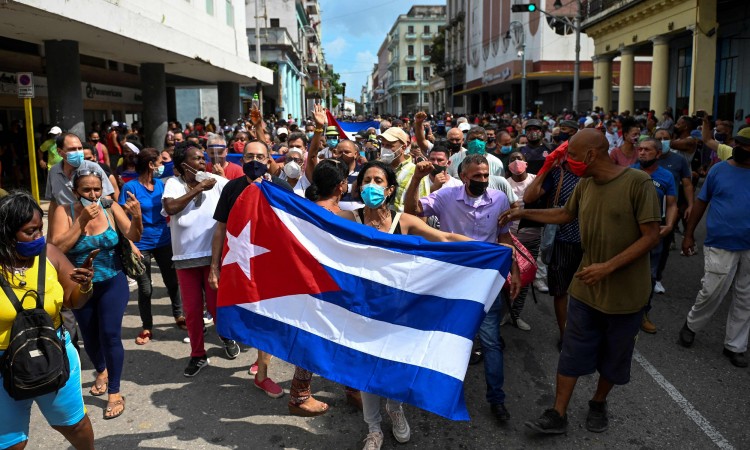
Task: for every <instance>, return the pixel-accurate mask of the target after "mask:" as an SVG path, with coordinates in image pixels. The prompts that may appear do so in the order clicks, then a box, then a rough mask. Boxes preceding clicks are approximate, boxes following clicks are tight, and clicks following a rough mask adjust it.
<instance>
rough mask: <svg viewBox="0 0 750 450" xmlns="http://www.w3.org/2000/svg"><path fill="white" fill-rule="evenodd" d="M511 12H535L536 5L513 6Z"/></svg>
mask: <svg viewBox="0 0 750 450" xmlns="http://www.w3.org/2000/svg"><path fill="white" fill-rule="evenodd" d="M510 10H511V12H535V11H536V3H523V4H515V5H511V7H510Z"/></svg>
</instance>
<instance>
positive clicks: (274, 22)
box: [271, 19, 279, 28]
mask: <svg viewBox="0 0 750 450" xmlns="http://www.w3.org/2000/svg"><path fill="white" fill-rule="evenodd" d="M271 28H279V19H271Z"/></svg>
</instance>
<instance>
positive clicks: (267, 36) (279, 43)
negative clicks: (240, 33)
mask: <svg viewBox="0 0 750 450" xmlns="http://www.w3.org/2000/svg"><path fill="white" fill-rule="evenodd" d="M258 34H259V37H260V45H261V47H265V46H275V47H292V48H294V41H293V40H292V37H291V36H290V35H289V32H287V29H286V28H261V29H260V30H259V32H258ZM247 42H248V44H249V45H250V46H251V47H254V46H255V30H254V29H251V28H248V33H247Z"/></svg>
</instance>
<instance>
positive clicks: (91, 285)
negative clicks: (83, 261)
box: [78, 281, 94, 294]
mask: <svg viewBox="0 0 750 450" xmlns="http://www.w3.org/2000/svg"><path fill="white" fill-rule="evenodd" d="M82 288H83V286H81V287H79V288H78V292H80V293H81V294H88V293H89V292H91V291H92V290H93V289H94V283H92V282H90V281H89V287H88V289H86V290H85V291H84V290H83V289H82Z"/></svg>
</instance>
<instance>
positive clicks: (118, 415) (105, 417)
mask: <svg viewBox="0 0 750 450" xmlns="http://www.w3.org/2000/svg"><path fill="white" fill-rule="evenodd" d="M110 405H111V406H110ZM118 405H122V409H121V410H120V412H118V413H117V414H114V415H111V416H108V415H107V413H108V412H112V410H113V409H114V407H115V406H118ZM124 412H125V397H120V400H117V401H114V402H107V407H106V408H105V409H104V411H103V413H102V416H103V417H104V420H112V419H115V418H117V417H120V416H121V415H122V413H124Z"/></svg>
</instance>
